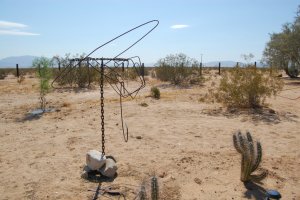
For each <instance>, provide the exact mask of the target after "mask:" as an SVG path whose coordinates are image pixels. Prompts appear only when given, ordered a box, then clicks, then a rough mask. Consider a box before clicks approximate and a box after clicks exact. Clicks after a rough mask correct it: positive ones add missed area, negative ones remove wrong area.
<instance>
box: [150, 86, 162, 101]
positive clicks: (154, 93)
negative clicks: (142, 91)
mask: <svg viewBox="0 0 300 200" xmlns="http://www.w3.org/2000/svg"><path fill="white" fill-rule="evenodd" d="M151 97H153V98H154V99H160V90H159V89H158V87H152V88H151Z"/></svg>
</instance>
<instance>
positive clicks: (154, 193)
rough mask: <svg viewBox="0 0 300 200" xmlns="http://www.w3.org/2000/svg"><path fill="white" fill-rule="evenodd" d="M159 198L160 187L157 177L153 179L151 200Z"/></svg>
mask: <svg viewBox="0 0 300 200" xmlns="http://www.w3.org/2000/svg"><path fill="white" fill-rule="evenodd" d="M158 198H159V187H158V181H157V178H156V176H155V175H154V176H152V177H151V200H158Z"/></svg>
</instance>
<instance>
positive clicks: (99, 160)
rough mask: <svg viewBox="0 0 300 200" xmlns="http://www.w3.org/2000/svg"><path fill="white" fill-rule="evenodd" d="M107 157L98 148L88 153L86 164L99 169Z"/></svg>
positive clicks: (93, 168) (92, 168) (90, 167)
mask: <svg viewBox="0 0 300 200" xmlns="http://www.w3.org/2000/svg"><path fill="white" fill-rule="evenodd" d="M105 160H106V157H105V156H104V155H102V153H101V152H99V151H97V150H90V151H89V152H88V153H87V154H86V165H87V166H88V168H89V169H91V170H98V169H100V168H101V167H102V166H103V165H104V164H105Z"/></svg>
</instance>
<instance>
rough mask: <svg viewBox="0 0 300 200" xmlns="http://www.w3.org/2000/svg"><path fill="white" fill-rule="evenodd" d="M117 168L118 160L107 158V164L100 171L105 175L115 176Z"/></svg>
mask: <svg viewBox="0 0 300 200" xmlns="http://www.w3.org/2000/svg"><path fill="white" fill-rule="evenodd" d="M117 169H118V168H117V164H116V162H115V161H114V160H113V159H111V158H107V159H106V160H105V166H103V167H102V168H101V169H100V170H99V171H100V173H101V174H102V175H103V176H106V177H109V178H113V177H114V176H115V174H116V172H117Z"/></svg>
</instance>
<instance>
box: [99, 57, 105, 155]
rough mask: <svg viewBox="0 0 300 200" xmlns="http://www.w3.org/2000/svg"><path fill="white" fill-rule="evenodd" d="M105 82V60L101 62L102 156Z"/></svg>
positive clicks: (103, 151) (103, 149) (103, 146)
mask: <svg viewBox="0 0 300 200" xmlns="http://www.w3.org/2000/svg"><path fill="white" fill-rule="evenodd" d="M103 82H104V65H103V60H101V73H100V94H101V97H100V106H101V133H102V155H103V156H104V155H105V145H104V144H105V135H104V131H105V129H104V90H103V84H104V83H103Z"/></svg>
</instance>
